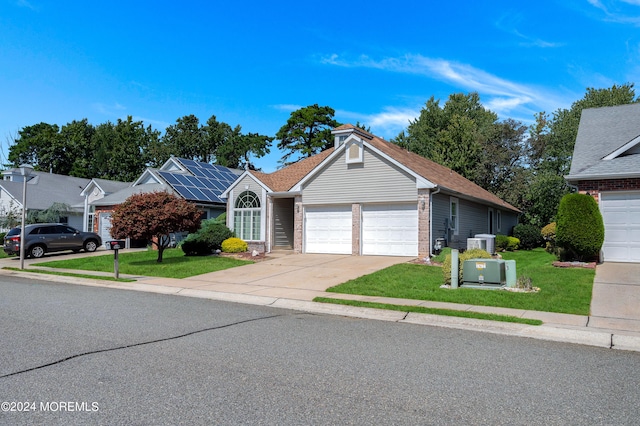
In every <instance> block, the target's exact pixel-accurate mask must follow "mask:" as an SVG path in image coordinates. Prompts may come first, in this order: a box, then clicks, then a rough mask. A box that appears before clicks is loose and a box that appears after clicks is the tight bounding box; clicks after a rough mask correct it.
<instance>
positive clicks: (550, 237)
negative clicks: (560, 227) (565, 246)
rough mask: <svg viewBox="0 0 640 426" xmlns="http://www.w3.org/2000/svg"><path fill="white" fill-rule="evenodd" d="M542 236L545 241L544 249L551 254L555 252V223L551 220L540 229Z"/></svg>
mask: <svg viewBox="0 0 640 426" xmlns="http://www.w3.org/2000/svg"><path fill="white" fill-rule="evenodd" d="M540 233H541V234H542V238H543V239H544V240H545V241H546V246H545V250H546V251H547V252H549V253H552V254H557V252H558V250H557V248H556V223H555V222H551V223H550V224H548V225H547V226H545V227H544V228H542V231H540Z"/></svg>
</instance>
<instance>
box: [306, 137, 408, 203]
mask: <svg viewBox="0 0 640 426" xmlns="http://www.w3.org/2000/svg"><path fill="white" fill-rule="evenodd" d="M417 200H418V190H417V188H416V181H415V178H414V177H413V176H411V175H410V174H408V173H407V172H405V171H403V170H401V169H400V168H398V167H397V166H395V165H393V164H391V163H389V162H387V161H386V160H385V159H384V158H382V157H380V156H379V155H377V154H375V153H373V152H371V151H370V150H368V149H366V148H365V151H364V162H363V163H352V164H347V163H346V161H345V155H344V152H343V153H342V154H341V155H339V156H338V157H337V158H335V159H334V160H333V162H332V163H331V164H329V165H327V166H326V168H325V169H324V170H322V171H321V172H320V173H318V174H317V175H315V176H314V177H313V178H312V179H311V180H310V181H309V182H306V184H305V185H304V188H303V192H302V201H303V203H304V204H307V205H310V204H351V203H393V202H402V201H416V202H417Z"/></svg>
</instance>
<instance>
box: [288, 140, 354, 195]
mask: <svg viewBox="0 0 640 426" xmlns="http://www.w3.org/2000/svg"><path fill="white" fill-rule="evenodd" d="M345 142H346V141H345ZM345 145H346V143H343V144H342V145H340V146H339V147H337V148H336V149H335V151H333V152H332V153H331V155H329V156H328V157H327V158H325V159H324V160H323V161H322V162H321V163H320V164H318V165H317V166H316V167H315V168H314V169H313V170H311V171H310V172H309V173H307V175H306V176H305V177H303V178H302V179H300V181H299V182H298V183H297V184H295V185H294V186H293V187H292V188H291V189H290V190H289V191H288V192H301V191H302V185H304V184H305V183H306V182H307V181H308V180H309V179H311V178H312V177H313V176H315V175H316V173H318V172H319V171H320V170H322V169H323V168H324V167H325V166H326V165H327V164H329V163H330V162H331V161H333V159H334V158H335V157H337V156H338V155H340V153H341V152H343V151H344V150H345Z"/></svg>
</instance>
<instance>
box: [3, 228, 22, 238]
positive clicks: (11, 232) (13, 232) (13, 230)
mask: <svg viewBox="0 0 640 426" xmlns="http://www.w3.org/2000/svg"><path fill="white" fill-rule="evenodd" d="M14 235H20V228H13V229H12V230H11V231H9V232H7V235H6V236H7V237H12V236H14Z"/></svg>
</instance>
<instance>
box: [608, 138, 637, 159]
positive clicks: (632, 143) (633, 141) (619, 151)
mask: <svg viewBox="0 0 640 426" xmlns="http://www.w3.org/2000/svg"><path fill="white" fill-rule="evenodd" d="M639 143H640V135H638V136H636V137H635V138H633V139H631V140H630V141H629V142H627V143H626V144H624V145H622V146H621V147H620V148H618V149H616V150H615V151H613V152H612V153H611V154H609V155H607V156H606V157H604V158H603V160H613V159H614V158H617V157H619V156H620V155H621V154H624V153H625V152H627V151H628V150H630V149H631V148H633V147H634V146H636V145H638V144H639Z"/></svg>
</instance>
